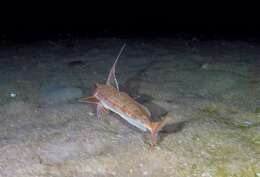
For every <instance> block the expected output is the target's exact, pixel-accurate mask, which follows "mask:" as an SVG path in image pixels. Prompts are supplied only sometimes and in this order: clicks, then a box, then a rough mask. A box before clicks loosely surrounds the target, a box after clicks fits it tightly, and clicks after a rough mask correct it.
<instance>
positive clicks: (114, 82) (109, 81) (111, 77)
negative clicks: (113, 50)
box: [106, 44, 126, 91]
mask: <svg viewBox="0 0 260 177" xmlns="http://www.w3.org/2000/svg"><path fill="white" fill-rule="evenodd" d="M125 46H126V44H124V45H123V46H122V47H121V50H120V51H119V53H118V55H117V57H116V61H115V62H114V64H113V66H112V68H111V70H110V72H109V75H108V78H107V81H106V84H107V85H114V86H115V87H116V89H117V90H118V91H119V87H118V82H117V80H116V75H115V72H116V63H117V60H118V59H119V57H120V55H121V54H122V52H123V50H124V48H125Z"/></svg>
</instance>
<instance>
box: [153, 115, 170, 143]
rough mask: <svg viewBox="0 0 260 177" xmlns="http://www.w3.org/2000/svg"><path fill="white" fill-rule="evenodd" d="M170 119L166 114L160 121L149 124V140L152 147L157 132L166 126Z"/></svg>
mask: <svg viewBox="0 0 260 177" xmlns="http://www.w3.org/2000/svg"><path fill="white" fill-rule="evenodd" d="M169 119H170V117H169V116H168V114H166V115H164V116H162V118H161V120H160V121H158V122H152V123H151V124H152V125H151V140H152V144H151V145H152V147H153V146H155V145H156V144H157V138H158V132H159V131H160V130H161V129H162V128H163V127H164V126H165V125H166V124H167V122H168V120H169Z"/></svg>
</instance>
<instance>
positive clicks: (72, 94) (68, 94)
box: [41, 85, 83, 104]
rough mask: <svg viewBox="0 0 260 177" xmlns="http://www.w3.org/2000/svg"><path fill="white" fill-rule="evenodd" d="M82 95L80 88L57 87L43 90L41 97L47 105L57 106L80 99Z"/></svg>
mask: <svg viewBox="0 0 260 177" xmlns="http://www.w3.org/2000/svg"><path fill="white" fill-rule="evenodd" d="M82 95H83V92H82V90H81V89H80V88H77V87H68V86H58V85H55V86H49V87H47V88H45V89H43V91H42V94H41V97H42V101H43V102H44V103H46V104H56V103H62V102H66V101H71V100H74V99H77V98H80V97H81V96H82Z"/></svg>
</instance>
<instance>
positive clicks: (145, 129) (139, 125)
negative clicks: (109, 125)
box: [101, 101, 147, 132]
mask: <svg viewBox="0 0 260 177" xmlns="http://www.w3.org/2000/svg"><path fill="white" fill-rule="evenodd" d="M101 103H102V105H103V106H104V107H105V108H106V109H108V110H110V111H113V112H114V113H116V114H118V115H120V116H121V117H122V118H123V119H125V120H126V121H127V122H129V123H130V124H132V125H134V126H135V127H137V128H139V129H140V130H142V131H144V132H146V131H147V127H146V126H145V125H144V124H143V123H142V122H140V121H138V120H136V119H134V118H131V117H129V116H128V115H127V114H126V113H124V112H122V111H120V110H118V109H116V108H112V107H110V106H109V105H107V104H106V103H105V102H103V101H102V102H101Z"/></svg>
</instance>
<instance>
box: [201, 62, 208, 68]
mask: <svg viewBox="0 0 260 177" xmlns="http://www.w3.org/2000/svg"><path fill="white" fill-rule="evenodd" d="M208 67H209V64H207V63H205V64H203V65H202V66H201V69H208Z"/></svg>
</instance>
